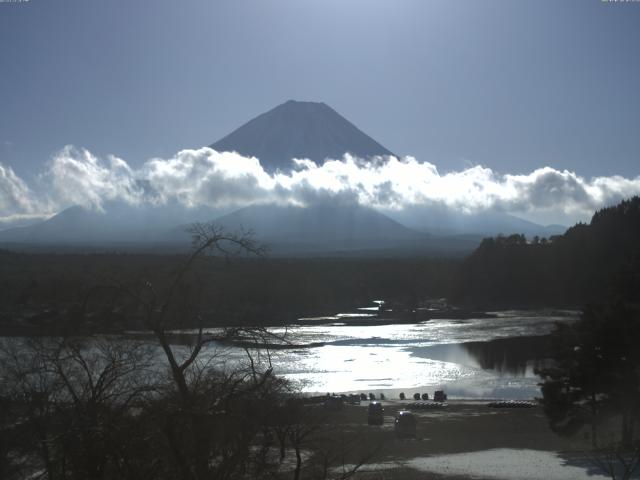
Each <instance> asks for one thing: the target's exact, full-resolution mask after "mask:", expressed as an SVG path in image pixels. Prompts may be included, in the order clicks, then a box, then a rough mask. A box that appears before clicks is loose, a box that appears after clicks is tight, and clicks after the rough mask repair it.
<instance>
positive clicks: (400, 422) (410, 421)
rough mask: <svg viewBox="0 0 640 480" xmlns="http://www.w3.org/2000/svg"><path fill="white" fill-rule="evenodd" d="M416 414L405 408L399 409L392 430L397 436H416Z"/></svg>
mask: <svg viewBox="0 0 640 480" xmlns="http://www.w3.org/2000/svg"><path fill="white" fill-rule="evenodd" d="M417 423H418V421H417V419H416V416H415V415H414V414H413V413H411V412H408V411H406V410H401V411H399V412H398V415H397V416H396V421H395V426H394V430H395V432H396V436H397V437H398V438H407V437H412V438H415V437H416V426H417Z"/></svg>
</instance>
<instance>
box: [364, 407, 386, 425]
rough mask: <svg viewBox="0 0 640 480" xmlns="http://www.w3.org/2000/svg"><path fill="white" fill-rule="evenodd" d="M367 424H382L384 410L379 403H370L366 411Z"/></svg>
mask: <svg viewBox="0 0 640 480" xmlns="http://www.w3.org/2000/svg"><path fill="white" fill-rule="evenodd" d="M367 423H368V424H369V425H382V424H383V423H384V408H382V404H381V403H380V402H371V403H370V404H369V409H368V410H367Z"/></svg>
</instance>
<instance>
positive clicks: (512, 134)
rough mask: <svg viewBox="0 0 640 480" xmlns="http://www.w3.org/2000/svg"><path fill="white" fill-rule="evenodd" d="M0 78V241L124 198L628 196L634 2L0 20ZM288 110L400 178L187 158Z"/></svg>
mask: <svg viewBox="0 0 640 480" xmlns="http://www.w3.org/2000/svg"><path fill="white" fill-rule="evenodd" d="M0 68H1V70H0V227H2V225H3V224H4V225H5V226H6V225H9V224H13V223H12V222H14V221H16V219H18V220H19V221H22V220H23V219H24V218H32V217H33V218H35V217H38V218H42V217H46V216H49V215H51V214H54V213H55V212H58V211H60V210H61V209H63V208H66V207H68V206H70V205H74V204H81V205H86V206H96V207H99V206H100V205H102V204H104V202H108V201H115V200H118V201H125V202H130V203H140V202H142V203H145V202H152V203H153V202H155V201H157V197H154V198H147V197H146V196H145V195H146V194H145V191H143V190H140V185H147V186H152V187H153V189H155V190H154V191H155V192H163V194H162V195H161V198H162V199H163V200H162V201H163V202H171V201H178V202H186V205H187V206H205V207H211V206H215V205H217V204H220V203H221V202H222V203H225V204H229V205H231V204H233V205H243V204H244V203H247V202H249V203H250V202H254V201H257V202H266V201H272V200H278V201H286V202H293V203H296V202H299V201H300V199H299V198H298V197H297V196H296V195H298V194H299V193H300V192H305V191H306V190H305V189H306V188H308V187H309V188H311V187H312V190H313V192H310V193H309V192H307V193H305V196H304V198H309V195H310V196H311V197H314V196H317V195H320V196H322V195H324V193H323V192H326V190H327V185H331V188H330V190H331V189H333V190H331V194H332V195H346V196H348V197H349V198H353V199H356V201H358V202H360V203H363V204H365V205H372V206H375V207H377V208H381V209H385V208H391V207H394V208H399V209H404V208H413V207H415V206H416V205H418V206H424V205H435V204H437V205H445V206H446V207H447V208H452V209H456V210H459V211H465V212H473V211H478V210H491V209H493V210H499V211H502V212H508V213H512V214H515V215H519V216H522V217H524V218H528V219H531V220H534V221H537V222H540V223H563V224H565V225H569V224H571V223H573V222H575V221H578V220H588V219H589V218H590V216H591V214H592V213H593V211H594V210H595V209H597V208H601V207H602V206H605V205H609V204H612V203H615V202H618V201H619V200H620V199H622V198H626V197H629V196H631V195H638V194H640V167H639V166H640V2H613V1H602V0H564V1H550V0H535V1H534V0H522V1H515V0H473V1H471V0H469V1H455V0H448V1H427V0H393V1H390V0H389V1H375V0H322V1H310V0H290V1H267V0H243V1H238V0H233V1H210V0H179V1H177V0H174V1H171V2H170V1H166V0H135V1H134V0H127V1H123V0H109V1H106V0H102V1H99V0H46V1H45V0H28V1H13V2H0ZM288 99H296V100H313V101H323V102H325V103H327V104H328V105H330V106H332V107H333V108H334V109H336V110H337V111H338V112H340V113H341V114H342V115H344V116H345V117H346V118H347V119H349V120H351V121H352V122H353V123H354V124H356V125H357V126H358V127H359V128H361V129H362V130H363V131H365V132H366V133H368V134H369V135H370V136H372V137H373V138H374V139H376V140H377V141H378V142H380V143H382V144H383V145H384V146H386V147H387V148H388V149H389V150H391V151H393V152H395V153H397V154H399V155H400V156H413V157H415V158H416V159H417V161H413V160H411V159H405V161H404V163H402V164H394V165H395V166H394V170H392V171H391V170H390V171H382V170H379V171H369V170H368V169H369V168H374V167H362V166H359V167H358V166H355V164H354V165H347V164H346V163H345V164H344V165H330V166H327V168H321V169H318V170H314V169H310V170H308V171H306V172H302V173H300V174H299V175H298V174H296V175H293V176H291V177H288V178H280V179H277V178H269V176H268V175H267V174H266V173H265V172H263V171H261V170H260V169H259V167H258V168H257V169H256V168H255V166H254V165H253V164H252V163H251V161H247V160H248V159H238V158H236V159H231V157H218V156H215V155H212V154H211V152H207V151H201V150H197V149H198V148H200V147H202V146H204V145H209V144H211V143H213V142H215V141H216V140H218V139H220V138H221V137H223V136H225V135H226V134H228V133H229V132H231V131H232V130H234V129H235V128H236V127H238V126H239V125H241V124H243V123H244V122H246V121H247V120H249V119H251V118H253V117H254V116H256V115H258V114H260V113H262V112H264V111H267V110H269V109H271V108H273V107H274V106H276V105H278V104H280V103H283V102H285V101H286V100H288ZM67 145H70V146H73V148H71V147H69V148H66V146H67ZM183 149H193V150H190V152H191V153H187V154H185V155H181V154H180V153H178V152H179V151H181V150H183ZM115 157H117V158H115ZM153 159H156V160H153ZM416 162H417V163H416ZM265 175H266V176H265ZM389 178H393V181H389ZM229 179H235V180H238V181H239V182H240V183H236V184H234V181H235V180H234V181H231V180H229ZM344 179H346V180H345V181H346V183H341V182H342V181H343V180H344ZM185 182H186V183H185ZM350 182H352V183H350ZM282 191H286V192H288V193H287V196H286V198H285V199H284V200H283V199H282V198H281V197H279V196H278V195H279V193H278V192H282ZM296 192H297V193H296ZM379 192H386V194H387V195H386V197H385V198H393V199H394V202H395V204H394V205H383V204H381V203H380V198H378V197H377V195H378V194H379ZM243 202H244V203H243Z"/></svg>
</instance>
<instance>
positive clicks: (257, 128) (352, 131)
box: [211, 100, 393, 172]
mask: <svg viewBox="0 0 640 480" xmlns="http://www.w3.org/2000/svg"><path fill="white" fill-rule="evenodd" d="M211 148H213V149H214V150H217V151H220V152H227V151H232V152H238V153H240V154H241V155H244V156H253V157H257V158H259V159H260V163H261V164H262V167H263V168H264V169H265V170H267V171H269V172H274V171H276V170H282V171H288V170H291V168H292V162H291V160H292V159H294V158H308V159H310V160H313V161H314V162H316V163H317V164H319V165H321V164H322V163H324V160H325V159H327V158H333V159H341V158H342V157H343V156H344V154H345V153H350V154H352V155H354V156H356V157H361V158H365V159H366V158H371V157H375V156H380V155H382V156H384V155H393V154H392V153H391V151H390V150H388V149H387V148H385V147H383V146H382V145H380V144H379V143H378V142H376V141H375V140H374V139H372V138H371V137H369V136H368V135H367V134H365V133H364V132H362V131H361V130H360V129H358V127H356V126H355V125H353V124H352V123H351V122H349V121H348V120H347V119H346V118H344V117H343V116H342V115H340V114H339V113H338V112H336V111H335V110H334V109H333V108H331V107H329V106H328V105H326V104H325V103H320V102H299V101H294V100H289V101H287V102H285V103H283V104H281V105H278V106H277V107H275V108H273V109H271V110H269V111H268V112H265V113H263V114H261V115H258V116H257V117H255V118H254V119H252V120H249V121H248V122H247V123H245V124H244V125H242V126H240V127H239V128H237V129H236V130H234V131H233V132H231V133H230V134H229V135H227V136H225V137H224V138H222V139H220V140H218V141H217V142H215V143H214V144H212V145H211Z"/></svg>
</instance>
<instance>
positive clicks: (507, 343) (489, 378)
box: [204, 311, 578, 399]
mask: <svg viewBox="0 0 640 480" xmlns="http://www.w3.org/2000/svg"><path fill="white" fill-rule="evenodd" d="M493 313H495V318H470V319H464V320H461V319H455V320H454V319H434V320H429V321H425V322H420V323H417V324H393V325H370V326H366V325H365V326H363V325H361V324H358V325H357V326H354V325H349V319H351V318H354V317H352V316H351V315H352V314H347V315H343V316H336V317H328V321H329V322H331V323H328V324H325V325H318V324H314V325H309V326H306V325H296V326H290V327H287V328H286V329H283V328H276V329H272V331H273V332H274V333H276V334H279V335H285V336H286V338H287V339H288V340H289V341H290V342H291V343H292V344H295V345H308V344H316V345H317V346H314V347H305V348H293V349H284V350H274V351H271V352H270V357H271V362H272V365H273V368H274V372H275V373H276V374H280V375H283V376H284V377H286V378H288V379H290V380H292V381H294V382H296V383H297V385H298V386H299V387H300V389H301V390H302V391H304V392H308V393H312V392H313V393H327V392H331V393H348V392H362V391H364V392H373V393H377V394H379V393H380V392H384V393H385V395H387V396H389V395H392V396H396V397H397V395H398V394H399V393H400V392H405V393H406V395H407V396H409V395H412V394H413V393H415V392H421V393H423V392H428V393H429V395H432V394H433V391H434V390H440V389H444V390H445V391H446V392H447V393H448V395H449V398H469V399H479V398H482V399H489V398H491V399H493V398H504V399H530V398H533V397H535V396H539V388H538V385H537V383H538V381H539V379H538V377H537V376H536V375H535V373H534V369H535V366H536V364H538V362H541V361H543V360H544V357H545V348H546V340H547V338H546V337H545V336H546V335H548V334H549V333H550V332H551V331H552V330H553V329H554V326H555V324H556V323H557V322H571V321H575V320H576V319H577V318H578V313H577V312H572V311H502V312H493ZM365 318H366V317H365ZM336 320H338V321H336ZM360 320H362V319H360ZM359 323H361V322H359ZM214 351H216V346H215V345H213V346H209V347H208V348H207V349H206V350H205V351H204V355H207V354H209V353H212V352H214ZM227 354H228V355H229V357H230V358H233V359H236V360H237V361H242V357H243V356H244V355H245V353H244V351H243V350H242V349H240V348H230V349H229V350H228V351H227Z"/></svg>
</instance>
